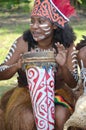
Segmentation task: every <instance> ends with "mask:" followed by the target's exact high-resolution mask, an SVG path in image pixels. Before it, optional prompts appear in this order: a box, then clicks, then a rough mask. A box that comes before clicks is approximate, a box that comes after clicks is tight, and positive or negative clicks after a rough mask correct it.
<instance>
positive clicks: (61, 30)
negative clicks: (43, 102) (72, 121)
mask: <svg viewBox="0 0 86 130" xmlns="http://www.w3.org/2000/svg"><path fill="white" fill-rule="evenodd" d="M62 2H63V6H62V3H61V1H60V3H59V1H57V2H56V1H54V0H46V1H40V0H36V1H35V4H34V8H33V11H32V14H31V24H30V30H27V31H26V32H24V34H23V35H22V36H21V37H19V38H18V39H17V40H16V41H15V42H14V44H13V45H12V47H11V49H10V51H9V53H8V55H7V57H6V59H5V61H4V63H3V64H1V66H0V80H6V79H9V78H11V77H12V76H13V75H14V74H15V73H16V72H18V74H19V77H18V87H17V88H14V89H13V90H11V91H9V92H7V93H6V94H5V95H4V97H2V99H1V109H2V110H3V111H4V112H5V122H6V123H5V125H6V130H35V129H36V126H35V121H34V117H33V112H32V105H31V101H30V95H29V92H28V88H27V85H28V84H27V79H26V74H25V72H24V71H23V70H22V55H23V54H24V53H26V52H28V51H30V52H33V51H45V50H53V49H54V51H55V53H56V58H55V59H56V63H57V65H58V69H57V72H56V85H55V87H56V91H55V94H56V96H55V130H63V126H64V123H65V122H66V120H67V119H68V118H69V117H70V115H71V113H72V112H73V107H74V103H75V100H74V98H73V97H74V95H73V92H72V90H71V88H74V87H75V86H76V84H77V81H78V72H77V51H76V49H75V46H74V44H73V43H74V40H75V35H74V32H73V30H72V28H71V27H70V26H69V25H68V23H67V22H68V21H69V19H68V18H67V16H68V15H69V16H70V15H71V14H72V13H73V12H74V8H73V7H72V6H71V5H70V2H69V0H66V1H65V0H64V1H62ZM65 2H66V4H65ZM58 8H59V9H58ZM62 8H63V9H62ZM66 10H67V11H66ZM68 10H69V11H68ZM67 12H68V13H67ZM4 102H5V103H4Z"/></svg>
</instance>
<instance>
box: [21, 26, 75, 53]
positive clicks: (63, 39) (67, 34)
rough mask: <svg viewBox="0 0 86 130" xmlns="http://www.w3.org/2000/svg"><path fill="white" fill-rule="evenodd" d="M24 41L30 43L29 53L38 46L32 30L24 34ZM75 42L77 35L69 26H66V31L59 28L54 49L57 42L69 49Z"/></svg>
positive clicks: (56, 31) (54, 40) (55, 32)
mask: <svg viewBox="0 0 86 130" xmlns="http://www.w3.org/2000/svg"><path fill="white" fill-rule="evenodd" d="M23 39H24V40H25V41H27V42H28V44H29V46H28V47H29V48H28V50H29V51H30V50H31V48H34V47H35V45H37V42H36V41H35V40H34V39H33V37H32V34H31V32H30V30H27V31H25V32H24V33H23ZM75 40H76V36H75V33H74V31H73V29H72V27H71V26H70V25H69V24H66V25H65V27H64V29H61V28H59V27H58V28H57V29H55V30H54V35H53V47H55V43H57V42H59V43H61V44H63V45H64V46H65V47H69V46H70V45H71V44H72V43H73V42H74V41H75Z"/></svg>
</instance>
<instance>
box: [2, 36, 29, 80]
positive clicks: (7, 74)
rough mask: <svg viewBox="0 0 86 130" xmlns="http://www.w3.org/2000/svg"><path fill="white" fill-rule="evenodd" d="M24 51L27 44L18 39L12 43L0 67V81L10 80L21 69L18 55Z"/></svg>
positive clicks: (20, 60)
mask: <svg viewBox="0 0 86 130" xmlns="http://www.w3.org/2000/svg"><path fill="white" fill-rule="evenodd" d="M25 51H27V44H26V43H25V42H24V40H23V38H22V37H20V38H18V39H17V40H16V41H15V42H14V43H13V45H12V46H11V48H10V50H9V53H8V55H7V56H6V58H5V60H4V63H3V64H1V65H0V80H5V79H9V78H11V77H12V76H13V75H14V74H15V73H16V72H17V71H18V69H20V68H21V66H22V65H21V62H22V59H21V58H20V55H21V54H23V53H24V52H25Z"/></svg>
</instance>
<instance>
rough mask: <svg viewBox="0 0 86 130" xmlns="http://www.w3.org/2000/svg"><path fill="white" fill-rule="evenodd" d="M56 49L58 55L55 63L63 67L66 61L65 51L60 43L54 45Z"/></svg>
mask: <svg viewBox="0 0 86 130" xmlns="http://www.w3.org/2000/svg"><path fill="white" fill-rule="evenodd" d="M56 47H57V50H58V53H57V55H56V62H57V63H58V64H59V65H60V66H63V65H65V63H66V59H67V50H66V49H65V47H64V46H63V45H62V44H60V43H56Z"/></svg>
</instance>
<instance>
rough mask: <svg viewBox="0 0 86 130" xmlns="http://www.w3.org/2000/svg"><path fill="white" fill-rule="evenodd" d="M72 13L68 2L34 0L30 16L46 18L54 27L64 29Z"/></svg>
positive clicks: (65, 0)
mask: <svg viewBox="0 0 86 130" xmlns="http://www.w3.org/2000/svg"><path fill="white" fill-rule="evenodd" d="M74 13H75V9H74V7H73V6H72V5H71V4H70V0H35V3H34V8H33V10H32V14H31V16H40V17H45V18H48V19H49V20H50V21H51V22H53V23H54V24H55V25H57V26H59V27H61V28H64V25H65V24H66V23H67V22H68V21H69V17H70V16H72V15H73V14H74Z"/></svg>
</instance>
